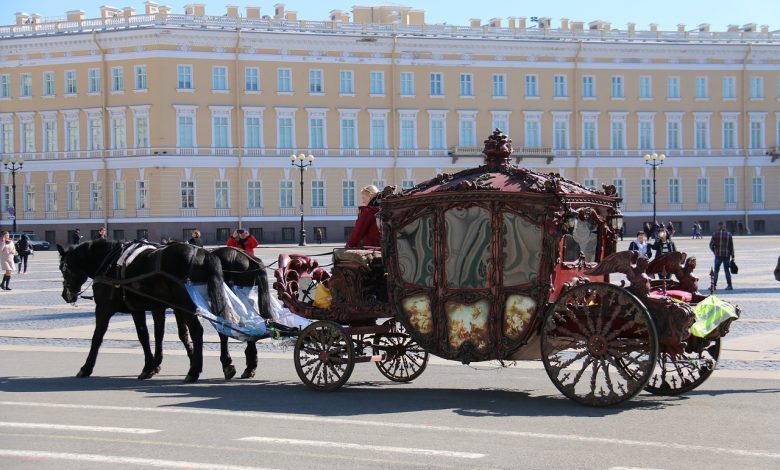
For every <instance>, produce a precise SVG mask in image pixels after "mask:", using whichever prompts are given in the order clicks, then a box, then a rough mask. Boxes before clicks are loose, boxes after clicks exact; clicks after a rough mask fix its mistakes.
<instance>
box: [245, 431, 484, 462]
mask: <svg viewBox="0 0 780 470" xmlns="http://www.w3.org/2000/svg"><path fill="white" fill-rule="evenodd" d="M238 440H239V441H251V442H264V443H267V444H289V445H298V446H310V447H327V448H331V449H350V450H373V451H377V452H393V453H397V454H414V455H432V456H436V457H454V458H458V459H481V458H482V457H484V456H485V454H475V453H472V452H454V451H450V450H434V449H415V448H413V447H392V446H374V445H370V444H354V443H351V442H327V441H310V440H304V439H283V438H279V437H260V436H249V437H242V438H240V439H238Z"/></svg>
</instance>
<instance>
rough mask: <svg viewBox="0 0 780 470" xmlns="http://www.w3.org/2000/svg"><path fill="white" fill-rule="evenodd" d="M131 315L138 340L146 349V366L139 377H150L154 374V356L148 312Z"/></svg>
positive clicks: (140, 378) (132, 313)
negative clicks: (147, 322)
mask: <svg viewBox="0 0 780 470" xmlns="http://www.w3.org/2000/svg"><path fill="white" fill-rule="evenodd" d="M130 316H132V317H133V323H135V332H136V334H137V335H138V341H139V342H140V343H141V348H142V349H143V350H144V368H143V370H142V371H141V374H140V375H138V379H139V380H144V379H150V378H152V376H154V356H152V348H150V347H149V330H148V329H147V327H146V312H144V311H140V312H130Z"/></svg>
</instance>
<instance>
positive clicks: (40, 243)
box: [11, 232, 49, 251]
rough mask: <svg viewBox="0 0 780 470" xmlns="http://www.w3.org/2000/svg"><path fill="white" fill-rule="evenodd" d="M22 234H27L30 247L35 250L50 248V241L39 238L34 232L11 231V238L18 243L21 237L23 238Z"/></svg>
mask: <svg viewBox="0 0 780 470" xmlns="http://www.w3.org/2000/svg"><path fill="white" fill-rule="evenodd" d="M22 235H27V241H28V242H29V243H30V248H32V249H33V251H41V250H43V251H46V250H48V249H49V242H47V241H46V240H41V239H40V238H38V237H37V236H36V235H35V234H34V233H24V234H22V233H16V232H11V240H12V241H13V242H14V243H16V242H18V241H19V239H20V238H22Z"/></svg>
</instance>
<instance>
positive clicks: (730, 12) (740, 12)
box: [0, 0, 780, 34]
mask: <svg viewBox="0 0 780 470" xmlns="http://www.w3.org/2000/svg"><path fill="white" fill-rule="evenodd" d="M277 2H280V3H281V2H283V0H274V1H268V0H234V1H225V0H183V1H180V0H165V1H163V0H159V1H157V3H158V4H159V5H168V6H170V7H172V11H173V13H183V12H184V5H186V4H189V3H205V4H206V14H208V15H214V16H219V15H223V14H224V13H225V11H226V10H225V6H226V5H237V6H239V7H241V8H240V9H239V10H240V11H241V12H242V14H243V12H244V11H245V10H244V7H245V6H247V5H251V6H259V7H261V13H262V14H264V15H265V14H273V5H274V4H275V3H277ZM283 3H285V5H286V7H287V9H288V10H295V11H297V12H298V18H299V19H305V20H324V19H326V18H327V16H328V12H329V11H330V10H333V9H340V10H343V11H345V12H351V11H352V6H353V5H356V4H357V5H364V6H375V5H379V4H383V3H388V2H381V1H377V0H363V1H361V0H288V1H286V2H283ZM392 3H396V4H402V5H406V6H410V7H412V8H419V9H423V10H425V12H426V13H425V22H426V23H448V24H454V25H468V23H469V19H470V18H480V19H482V21H483V23H486V22H487V20H489V19H490V18H494V17H498V18H503V19H506V17H508V16H517V17H519V16H525V17H528V18H530V17H532V16H537V17H542V16H547V17H550V18H552V25H553V27H557V25H559V24H560V23H559V21H560V19H561V18H568V19H570V20H573V21H584V22H585V23H588V22H590V21H595V20H603V21H610V22H611V23H612V25H613V28H614V27H618V28H620V29H625V27H626V26H625V25H626V23H629V22H633V23H636V24H637V29H640V30H641V29H647V25H648V24H649V23H657V24H658V25H659V29H661V30H665V31H676V30H677V25H678V24H680V23H682V24H685V25H686V29H688V30H691V29H694V28H696V27H697V26H698V25H699V24H700V23H710V25H711V28H712V31H725V30H726V25H728V24H738V25H740V26H741V25H743V24H746V23H758V24H759V25H762V24H768V25H769V28H770V31H778V30H780V0H651V1H644V2H639V1H636V0H634V1H632V0H548V1H546V2H545V1H539V0H533V1H530V0H480V1H478V2H475V1H473V0H410V1H400V0H396V1H394V2H392ZM101 5H111V6H115V7H119V8H122V7H126V6H131V7H133V8H135V9H136V13H143V11H144V0H26V1H24V2H19V1H18V0H0V24H2V25H8V24H13V23H14V22H15V18H16V16H15V15H16V12H18V11H24V12H27V13H38V14H40V15H42V16H43V17H59V16H64V14H65V11H67V10H84V12H85V13H86V16H87V18H97V17H99V16H100V6H101ZM529 25H530V23H529ZM779 34H780V33H779Z"/></svg>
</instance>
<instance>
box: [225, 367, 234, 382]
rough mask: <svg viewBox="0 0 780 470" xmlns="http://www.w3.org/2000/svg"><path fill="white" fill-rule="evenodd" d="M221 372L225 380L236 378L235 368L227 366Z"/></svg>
mask: <svg viewBox="0 0 780 470" xmlns="http://www.w3.org/2000/svg"><path fill="white" fill-rule="evenodd" d="M222 372H224V373H225V380H230V379H232V378H233V377H235V376H236V368H235V366H227V367H225V368H223V369H222Z"/></svg>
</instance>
